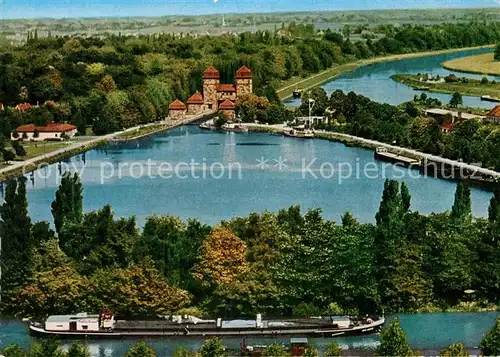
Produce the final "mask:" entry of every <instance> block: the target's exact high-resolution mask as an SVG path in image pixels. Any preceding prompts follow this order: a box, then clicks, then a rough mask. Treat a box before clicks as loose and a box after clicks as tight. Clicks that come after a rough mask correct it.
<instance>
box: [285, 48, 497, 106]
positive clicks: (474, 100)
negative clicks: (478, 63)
mask: <svg viewBox="0 0 500 357" xmlns="http://www.w3.org/2000/svg"><path fill="white" fill-rule="evenodd" d="M491 51H492V49H488V48H486V49H479V50H472V51H463V52H454V53H447V54H441V55H435V56H426V57H420V58H409V59H403V60H397V61H387V62H381V63H375V64H372V65H367V66H363V67H360V68H357V69H355V70H354V71H352V72H348V73H345V74H343V75H341V76H339V77H338V78H336V79H335V80H332V81H329V82H327V83H325V84H324V85H323V86H322V87H323V88H325V90H326V91H327V92H328V93H329V94H330V93H332V92H333V91H335V90H337V89H340V90H343V91H344V92H350V91H354V92H356V93H358V94H362V95H364V96H367V97H369V98H370V99H372V100H374V101H376V102H381V103H389V104H392V105H398V104H401V103H404V102H407V101H410V100H411V99H413V97H414V96H415V95H416V94H418V95H420V93H422V92H419V91H415V90H413V88H411V87H409V86H406V85H404V84H401V83H399V82H396V81H393V80H392V79H391V76H392V75H393V74H402V73H409V74H418V73H422V74H424V73H428V74H432V75H438V74H439V75H440V76H441V77H443V76H447V75H449V74H451V73H454V74H456V75H457V76H458V77H467V78H475V79H481V78H483V77H488V78H489V79H490V80H493V79H494V80H496V81H500V77H499V76H483V75H478V74H469V73H459V72H454V71H449V70H447V69H445V68H443V67H441V63H443V62H446V61H449V60H452V59H455V58H459V57H465V56H472V55H476V54H481V53H486V52H491ZM426 94H427V95H428V96H429V97H433V98H437V99H439V100H440V101H441V102H442V103H449V101H450V99H451V95H449V94H441V93H429V92H426ZM463 100H464V106H467V107H479V108H492V107H493V106H494V104H495V103H491V102H485V101H482V100H481V98H479V97H471V96H464V97H463ZM285 103H287V105H292V106H297V105H299V104H300V100H299V99H289V100H287V101H285Z"/></svg>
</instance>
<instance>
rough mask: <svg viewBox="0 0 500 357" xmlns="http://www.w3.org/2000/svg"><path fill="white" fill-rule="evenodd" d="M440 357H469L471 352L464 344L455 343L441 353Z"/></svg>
mask: <svg viewBox="0 0 500 357" xmlns="http://www.w3.org/2000/svg"><path fill="white" fill-rule="evenodd" d="M439 356H440V357H469V352H468V351H467V349H466V348H465V346H464V344H463V343H455V344H453V345H450V346H448V347H446V348H444V349H442V350H441V351H440V352H439Z"/></svg>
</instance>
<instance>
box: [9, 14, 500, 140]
mask: <svg viewBox="0 0 500 357" xmlns="http://www.w3.org/2000/svg"><path fill="white" fill-rule="evenodd" d="M280 31H281V30H280ZM280 31H278V30H274V31H256V32H253V33H251V32H245V33H241V34H239V35H237V36H235V35H223V36H197V37H193V36H177V35H171V34H154V35H141V36H137V37H132V36H118V35H113V36H109V37H107V38H95V37H91V38H83V37H77V36H74V37H68V36H65V37H46V38H40V37H38V36H30V38H29V40H28V41H27V43H26V44H24V45H23V46H20V47H15V48H4V52H2V53H0V103H3V104H4V105H5V106H7V107H13V106H16V105H17V104H19V103H23V102H29V103H31V104H33V105H35V106H36V105H38V104H39V106H37V107H36V108H34V109H31V110H28V111H17V110H9V109H7V110H6V111H3V112H2V113H0V117H1V118H0V119H1V120H0V133H1V134H2V135H3V136H4V137H6V138H8V137H9V136H10V133H11V132H12V131H13V130H14V129H15V128H16V127H17V126H19V125H20V124H23V123H37V124H39V125H43V124H44V123H46V122H48V121H52V120H53V121H55V122H70V123H73V124H74V125H76V126H77V127H78V129H79V132H80V133H81V134H83V133H85V132H86V128H87V127H92V128H93V130H94V133H95V134H98V135H100V134H104V133H109V132H112V131H114V130H117V129H120V128H123V127H130V126H133V125H138V124H142V123H147V122H152V121H154V120H157V119H160V118H163V117H165V115H166V113H167V110H168V104H169V103H170V102H171V101H172V100H174V99H175V98H178V99H181V100H186V99H187V98H188V97H189V96H190V95H191V94H193V93H194V92H195V91H197V90H201V89H202V88H201V85H202V84H201V78H202V72H203V70H204V69H205V68H206V67H207V66H209V65H214V66H216V67H217V68H218V69H219V70H220V71H221V76H222V81H223V82H232V81H233V79H234V78H233V76H234V73H235V71H236V69H237V68H239V67H240V66H241V65H243V64H245V65H247V66H248V67H250V68H252V70H253V73H254V88H255V92H256V94H257V95H258V96H264V97H266V98H268V100H270V101H271V102H272V103H276V104H277V103H279V99H278V97H277V95H276V89H277V88H279V86H280V85H281V83H282V82H283V81H286V80H288V79H290V78H293V77H298V76H307V75H309V74H312V73H316V72H319V71H321V70H324V69H326V68H330V67H332V66H335V65H339V64H342V63H346V62H349V61H353V60H356V59H361V58H370V57H372V56H381V55H386V54H392V53H409V52H417V51H425V50H438V49H445V48H452V47H464V46H473V45H484V44H490V43H493V42H496V41H498V40H499V39H500V25H499V24H498V23H496V22H492V23H478V22H471V23H462V24H441V25H430V26H421V25H403V26H397V27H396V26H392V25H387V26H382V27H380V29H379V30H378V31H379V32H381V34H382V38H380V39H378V40H374V39H371V38H368V39H362V40H359V41H356V42H353V41H351V40H350V37H349V32H348V31H347V32H346V31H343V32H338V31H332V30H327V31H325V32H318V31H316V30H314V27H312V26H310V25H293V26H292V25H291V26H290V27H288V30H287V31H285V32H284V33H283V32H280ZM4 47H5V46H4ZM46 102H49V103H50V104H51V105H49V106H46V105H43V104H44V103H46Z"/></svg>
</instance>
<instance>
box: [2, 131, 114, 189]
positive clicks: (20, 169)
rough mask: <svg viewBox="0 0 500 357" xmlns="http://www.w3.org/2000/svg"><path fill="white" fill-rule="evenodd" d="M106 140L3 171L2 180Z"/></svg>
mask: <svg viewBox="0 0 500 357" xmlns="http://www.w3.org/2000/svg"><path fill="white" fill-rule="evenodd" d="M106 142H107V140H102V141H94V142H91V143H89V144H86V145H83V146H80V147H78V148H75V149H71V150H67V151H65V152H64V153H61V154H58V155H54V156H51V157H50V158H43V159H42V158H41V159H40V160H39V161H35V162H32V163H29V164H26V165H24V166H22V167H18V168H15V169H12V170H9V171H7V172H2V173H0V181H3V180H6V179H8V178H10V177H16V176H19V175H22V174H25V173H28V172H31V171H35V170H37V169H39V168H40V167H43V166H45V165H50V164H53V163H56V162H59V161H61V160H63V159H65V158H67V157H70V156H73V155H77V154H80V153H82V152H85V151H88V150H90V149H93V148H95V147H97V146H100V145H102V144H104V143H106ZM53 151H55V150H53ZM45 154H47V153H44V154H40V155H38V156H40V157H42V155H45ZM5 167H8V165H7V166H4V167H3V168H5Z"/></svg>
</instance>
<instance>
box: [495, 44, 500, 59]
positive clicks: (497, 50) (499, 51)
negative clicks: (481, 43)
mask: <svg viewBox="0 0 500 357" xmlns="http://www.w3.org/2000/svg"><path fill="white" fill-rule="evenodd" d="M494 56H495V59H496V60H497V61H500V43H499V44H498V45H497V46H496V47H495V55H494Z"/></svg>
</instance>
